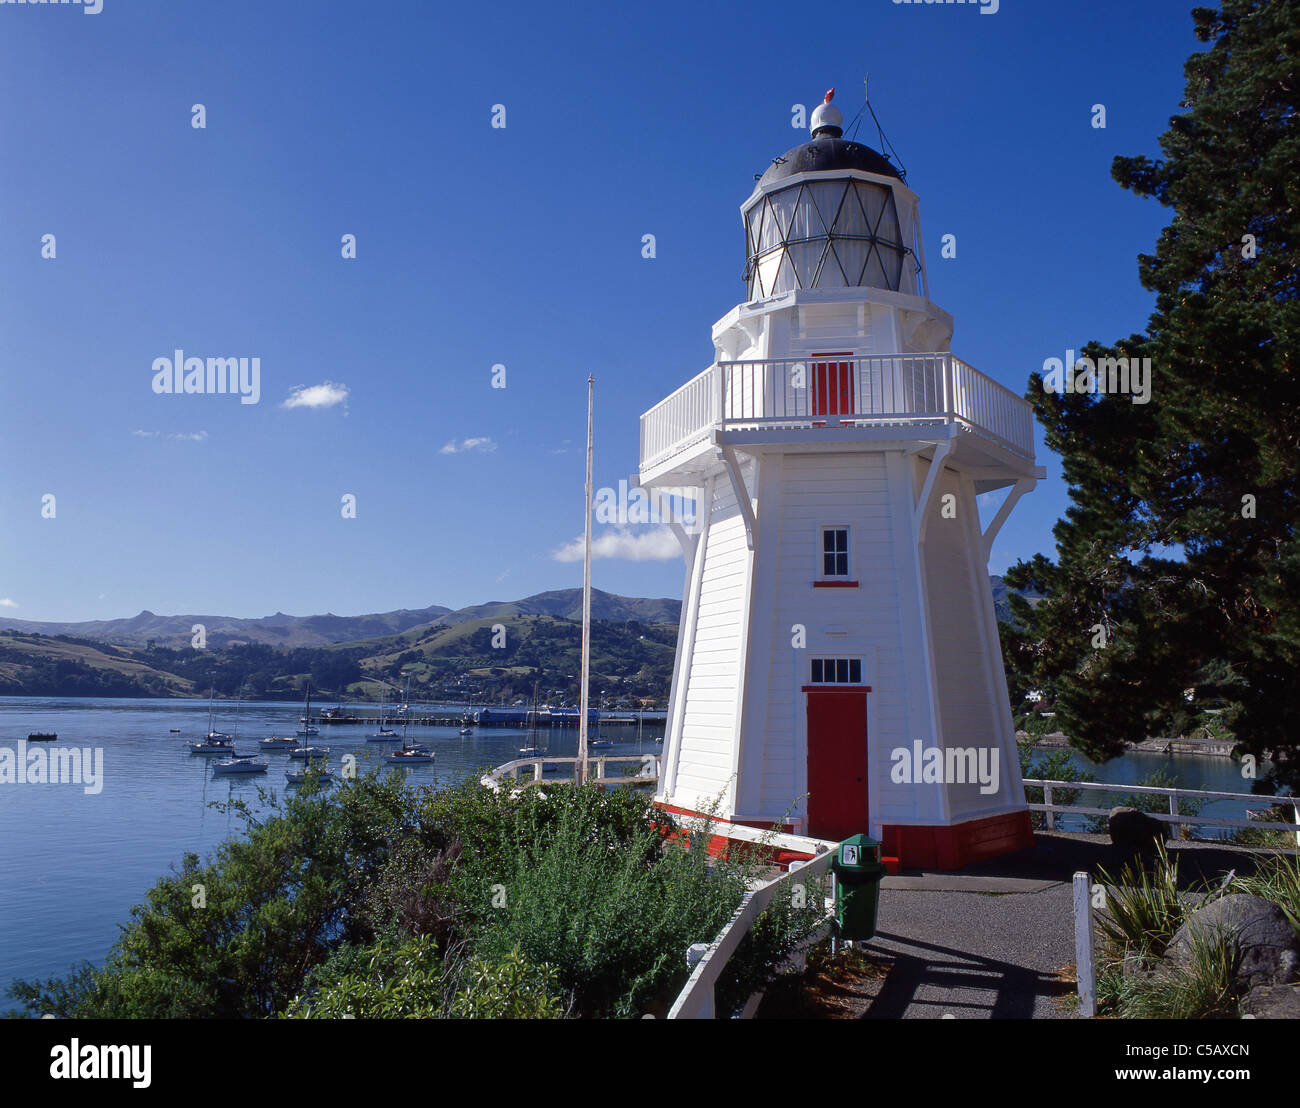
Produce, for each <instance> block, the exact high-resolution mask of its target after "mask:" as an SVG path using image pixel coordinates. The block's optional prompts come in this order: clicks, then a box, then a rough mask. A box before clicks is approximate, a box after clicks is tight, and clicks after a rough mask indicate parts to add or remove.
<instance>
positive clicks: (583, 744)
mask: <svg viewBox="0 0 1300 1108" xmlns="http://www.w3.org/2000/svg"><path fill="white" fill-rule="evenodd" d="M595 392H596V378H595V377H593V376H591V375H590V374H588V376H587V526H586V532H585V536H586V537H585V540H584V543H583V554H582V693H581V698H580V704H579V707H578V773H577V778H576V780H577V782H578V784H579V785H582V784H585V783H586V780H587V704H588V692H587V683H588V681H589V680H590V677H591V456H592V410H593V408H594V405H595Z"/></svg>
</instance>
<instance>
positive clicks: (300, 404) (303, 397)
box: [280, 381, 348, 408]
mask: <svg viewBox="0 0 1300 1108" xmlns="http://www.w3.org/2000/svg"><path fill="white" fill-rule="evenodd" d="M347 399H348V387H347V385H337V384H335V383H334V382H333V381H326V382H325V383H324V384H322V385H295V386H294V387H293V388H291V389H290V390H289V395H288V397H287V398H286V399H285V400H284V402H283V403H282V404H281V405H280V407H282V408H332V407H334V405H335V404H344V405H346V404H347Z"/></svg>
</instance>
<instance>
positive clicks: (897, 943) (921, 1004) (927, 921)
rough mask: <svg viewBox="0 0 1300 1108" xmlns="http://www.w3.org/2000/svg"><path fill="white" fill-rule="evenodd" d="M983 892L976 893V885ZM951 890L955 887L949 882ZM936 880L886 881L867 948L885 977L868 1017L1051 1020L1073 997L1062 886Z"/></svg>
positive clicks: (1069, 924) (1067, 907)
mask: <svg viewBox="0 0 1300 1108" xmlns="http://www.w3.org/2000/svg"><path fill="white" fill-rule="evenodd" d="M981 881H982V882H985V883H987V886H988V887H987V888H986V889H984V890H981V891H975V889H974V888H973V887H972V886H973V885H974V884H975V883H976V882H981ZM954 884H955V883H954ZM1006 884H1007V882H1006V881H1004V880H1001V879H998V878H971V877H966V878H963V879H962V881H961V883H960V884H957V885H956V887H949V888H947V889H943V888H941V886H942V885H943V882H942V881H940V880H938V879H936V878H935V877H929V876H927V877H920V878H911V877H893V878H888V879H886V880H885V882H884V883H883V887H882V889H881V897H880V909H879V914H878V916H877V920H876V936H875V938H873V939H872V940H871V941H870V942H869V943H868V944H867V947H866V953H868V954H869V955H870V956H871V957H872V959H873V960H874V961H878V962H881V963H882V964H883V965H885V966H886V967H887V969H888V973H887V975H886V977H885V978H884V980H883V981H882V982H881V984H880V987H879V990H878V991H877V992H876V994H875V996H874V999H873V1000H872V1002H871V1005H870V1007H869V1008H868V1009H867V1011H866V1012H865V1013H863V1018H864V1019H899V1018H904V1019H909V1018H910V1019H916V1018H920V1019H925V1018H930V1019H939V1018H942V1017H944V1016H951V1017H953V1018H956V1019H981V1018H984V1019H988V1018H997V1019H1030V1018H1034V1019H1051V1018H1057V1017H1061V1016H1068V1015H1070V1014H1071V1013H1070V1011H1069V1009H1068V1008H1065V1007H1063V1006H1062V1005H1061V1003H1060V998H1063V997H1068V996H1069V995H1070V994H1072V993H1073V991H1074V986H1073V984H1071V983H1070V980H1069V973H1068V972H1066V973H1065V974H1064V975H1063V974H1062V970H1065V969H1067V967H1069V966H1071V964H1072V963H1073V962H1074V927H1073V921H1072V917H1071V903H1072V900H1071V890H1070V886H1069V885H1068V884H1067V883H1065V882H1059V881H1022V882H1019V883H1018V884H1019V885H1020V886H1021V887H1019V888H1014V889H1006V888H1005V886H1006Z"/></svg>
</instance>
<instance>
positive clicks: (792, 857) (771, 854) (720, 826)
mask: <svg viewBox="0 0 1300 1108" xmlns="http://www.w3.org/2000/svg"><path fill="white" fill-rule="evenodd" d="M655 807H656V808H659V809H661V810H662V811H665V812H670V813H672V814H673V815H676V816H691V817H694V818H699V819H708V818H709V817H708V816H705V815H704V813H702V812H696V811H692V810H691V809H690V808H679V807H678V806H677V805H675V804H661V803H659V802H657V801H656V803H655ZM712 818H713V825H714V827H715V828H716V829H717V832H718V833H717V834H714V835H712V836H710V838H709V842H708V846H707V847H706V849H707V850H708V852H709V854H710V855H711V856H713V857H721V856H724V855H725V854H726V853H727V851H728V850H730V849H731V848H732V847H733V846H736V847H743V848H744V849H746V850H750V851H758V852H760V853H762V854H766V855H767V860H768V861H770V862H772V863H774V864H775V865H778V866H781V867H782V868H783V869H784V868H787V867H788V866H789V865H790V863H791V862H795V861H800V862H805V861H807V860H808V859H809V858H811V857H813V855H811V854H801V853H799V852H798V851H793V850H781V849H779V848H777V847H767V848H760V847H757V846H755V845H754V844H753V843H751V842H745V841H743V840H736V841H733V840H731V839H729V838H727V828H728V827H734V826H737V825H738V826H740V827H753V828H755V829H756V830H758V831H770V830H772V828H773V827H774V826H775V827H776V829H777V830H778V831H782V832H785V833H786V834H793V833H794V824H793V823H791V822H789V821H788V820H787V821H785V822H782V823H777V824H773V823H772V822H771V821H769V822H767V823H764V822H763V821H762V820H751V819H732V820H726V819H722V818H720V817H717V816H714V817H712Z"/></svg>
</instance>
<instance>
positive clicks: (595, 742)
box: [587, 739, 614, 750]
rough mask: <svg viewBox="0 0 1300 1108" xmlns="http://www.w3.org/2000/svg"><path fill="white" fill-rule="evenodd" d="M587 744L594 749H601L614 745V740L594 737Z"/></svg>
mask: <svg viewBox="0 0 1300 1108" xmlns="http://www.w3.org/2000/svg"><path fill="white" fill-rule="evenodd" d="M587 745H588V746H589V747H590V748H591V749H592V750H600V749H602V748H603V747H606V746H613V745H614V742H613V740H612V739H592V740H591V741H590V742H589V743H587Z"/></svg>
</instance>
